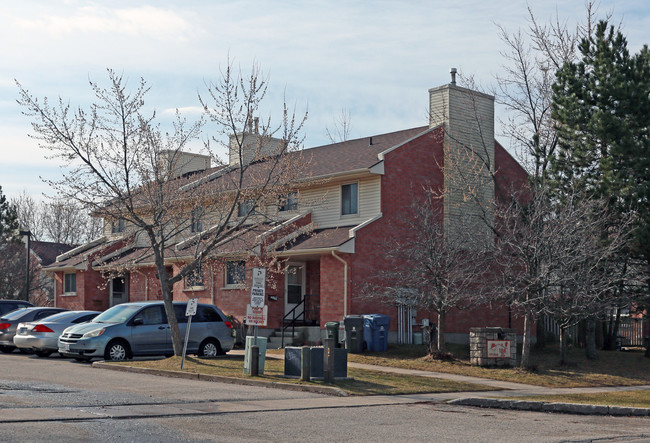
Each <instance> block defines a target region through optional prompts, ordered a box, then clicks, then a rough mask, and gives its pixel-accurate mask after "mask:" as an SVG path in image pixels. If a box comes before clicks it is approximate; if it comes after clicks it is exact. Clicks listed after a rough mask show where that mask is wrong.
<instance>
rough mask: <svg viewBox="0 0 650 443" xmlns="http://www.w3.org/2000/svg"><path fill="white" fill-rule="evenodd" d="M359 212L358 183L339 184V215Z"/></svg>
mask: <svg viewBox="0 0 650 443" xmlns="http://www.w3.org/2000/svg"><path fill="white" fill-rule="evenodd" d="M358 213H359V184H358V183H348V184H345V185H342V186H341V215H351V214H358Z"/></svg>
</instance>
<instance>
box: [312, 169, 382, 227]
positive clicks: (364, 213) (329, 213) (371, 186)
mask: <svg viewBox="0 0 650 443" xmlns="http://www.w3.org/2000/svg"><path fill="white" fill-rule="evenodd" d="M345 183H350V181H345V182H334V181H332V182H328V183H327V184H325V185H323V186H322V187H318V188H312V189H305V190H301V191H300V208H301V210H303V209H307V208H309V209H311V211H312V221H313V222H314V224H315V225H316V226H317V227H318V228H333V227H336V226H351V225H357V224H359V223H363V222H364V221H366V220H368V219H370V218H372V217H374V216H376V215H378V214H379V213H380V212H381V177H378V176H374V177H368V178H363V179H360V180H358V183H359V188H358V192H359V210H358V213H357V214H356V215H345V216H342V215H341V185H342V184H345Z"/></svg>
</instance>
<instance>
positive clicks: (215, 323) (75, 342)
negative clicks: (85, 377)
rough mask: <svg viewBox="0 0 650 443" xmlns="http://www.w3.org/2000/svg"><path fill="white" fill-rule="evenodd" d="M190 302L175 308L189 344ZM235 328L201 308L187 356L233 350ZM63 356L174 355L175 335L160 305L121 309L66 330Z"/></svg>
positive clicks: (214, 310)
mask: <svg viewBox="0 0 650 443" xmlns="http://www.w3.org/2000/svg"><path fill="white" fill-rule="evenodd" d="M186 308H187V302H174V311H175V312H176V319H177V320H178V325H179V328H180V331H181V336H182V337H183V338H185V332H186V329H187V317H186V316H185V310H186ZM231 328H232V324H231V323H230V322H229V321H226V317H225V315H224V314H223V312H221V311H220V310H219V308H217V307H216V306H214V305H209V304H203V303H199V304H198V306H197V311H196V315H194V316H193V317H192V323H191V327H190V335H189V338H188V342H187V353H188V354H197V355H200V356H206V357H214V356H217V355H221V354H225V353H226V352H228V351H229V350H231V349H232V347H233V343H234V340H233V337H232V330H231ZM58 346H59V348H58V350H59V354H61V355H63V356H65V357H72V358H74V359H75V360H78V361H89V360H91V359H92V358H103V359H104V360H111V361H120V360H125V359H129V358H133V357H135V356H149V355H168V356H171V355H173V354H174V350H173V346H172V339H171V330H170V327H169V323H168V322H167V315H166V314H165V306H164V304H163V302H162V301H154V302H133V303H123V304H120V305H116V306H113V307H112V308H110V309H107V310H106V311H104V312H103V313H101V314H100V315H98V316H97V317H95V318H94V319H93V321H91V322H88V323H84V324H81V325H75V326H71V327H69V328H67V329H66V330H65V331H64V332H63V334H61V336H60V337H59V342H58Z"/></svg>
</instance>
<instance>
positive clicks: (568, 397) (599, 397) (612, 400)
mask: <svg viewBox="0 0 650 443" xmlns="http://www.w3.org/2000/svg"><path fill="white" fill-rule="evenodd" d="M500 398H502V397H500ZM505 398H509V399H511V400H515V399H516V400H531V401H545V402H560V403H582V404H591V405H604V406H627V407H633V408H650V390H645V391H618V392H601V393H597V394H565V395H536V396H530V397H505Z"/></svg>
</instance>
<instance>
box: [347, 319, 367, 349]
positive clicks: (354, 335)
mask: <svg viewBox="0 0 650 443" xmlns="http://www.w3.org/2000/svg"><path fill="white" fill-rule="evenodd" d="M343 325H344V326H345V348H346V349H347V350H348V351H349V352H350V353H352V354H361V353H362V352H363V316H362V315H346V316H345V318H344V319H343Z"/></svg>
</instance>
